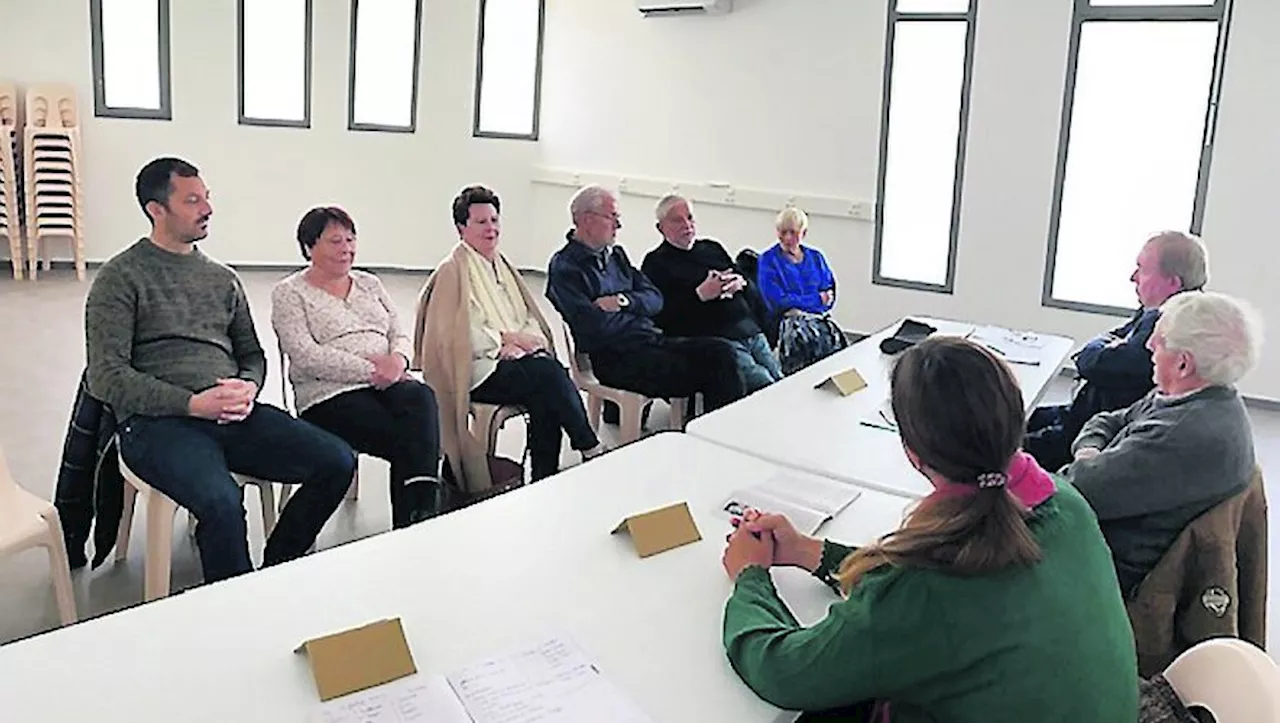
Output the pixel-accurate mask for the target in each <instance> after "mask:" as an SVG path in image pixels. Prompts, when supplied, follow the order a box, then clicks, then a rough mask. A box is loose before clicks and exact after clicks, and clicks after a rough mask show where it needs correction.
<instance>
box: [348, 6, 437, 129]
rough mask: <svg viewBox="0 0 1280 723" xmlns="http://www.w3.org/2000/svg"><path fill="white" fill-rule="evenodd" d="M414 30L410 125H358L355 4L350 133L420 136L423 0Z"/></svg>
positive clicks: (350, 49) (356, 10)
mask: <svg viewBox="0 0 1280 723" xmlns="http://www.w3.org/2000/svg"><path fill="white" fill-rule="evenodd" d="M413 17H414V23H413V25H414V28H413V88H412V90H411V92H410V96H409V125H407V126H397V125H388V124H386V123H357V122H356V37H357V35H358V33H357V30H358V28H357V27H356V25H357V23H358V22H359V18H360V0H351V41H350V43H349V45H348V59H347V130H349V131H380V132H383V133H417V131H418V90H419V86H420V85H421V79H420V77H419V76H420V71H421V68H422V0H414V15H413Z"/></svg>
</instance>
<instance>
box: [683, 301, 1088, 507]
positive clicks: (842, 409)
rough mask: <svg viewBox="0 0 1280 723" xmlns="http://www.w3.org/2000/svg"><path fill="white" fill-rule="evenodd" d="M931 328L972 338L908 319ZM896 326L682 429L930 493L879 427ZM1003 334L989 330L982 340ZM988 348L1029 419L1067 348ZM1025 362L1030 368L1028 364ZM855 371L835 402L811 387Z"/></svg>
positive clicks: (1050, 340)
mask: <svg viewBox="0 0 1280 723" xmlns="http://www.w3.org/2000/svg"><path fill="white" fill-rule="evenodd" d="M912 318H914V319H917V320H920V321H924V322H926V323H928V324H930V325H932V326H934V327H936V328H937V329H938V331H937V334H952V335H958V336H973V335H974V332H975V331H976V330H979V329H981V328H982V327H980V326H979V325H975V324H972V323H962V322H956V321H946V320H940V319H932V318H928V317H912ZM899 323H900V322H897V323H894V324H893V325H891V326H889V327H886V328H884V329H882V330H880V331H879V332H877V333H876V334H873V335H872V336H870V337H868V338H867V339H864V340H863V341H860V342H858V343H857V344H854V345H852V346H850V347H849V348H848V349H845V350H843V351H840V352H837V353H836V354H833V355H831V356H829V357H827V358H826V359H823V360H821V361H819V362H817V363H816V364H813V365H812V366H810V367H808V368H806V369H803V370H801V371H800V372H797V373H796V374H793V375H791V376H789V377H786V378H785V379H783V380H781V381H779V382H777V383H775V384H773V385H771V386H769V387H766V388H765V389H762V390H760V391H758V392H756V393H755V394H752V395H751V396H749V397H747V398H746V399H742V400H739V401H737V402H734V403H733V404H730V405H728V406H726V407H723V408H721V409H717V410H716V411H714V412H711V413H709V414H705V415H703V416H701V417H698V418H697V419H695V420H693V421H692V422H690V423H689V425H688V427H687V428H686V431H687V432H688V433H689V434H691V435H693V436H695V437H699V438H701V439H705V440H707V441H710V442H715V443H716V444H719V445H722V446H725V447H728V448H730V449H735V450H738V451H740V452H746V453H748V454H753V455H756V456H758V457H760V458H761V459H764V460H767V461H770V462H774V463H777V464H782V465H785V466H788V467H793V468H796V469H801V470H805V471H808V472H812V473H814V474H818V475H822V476H824V477H828V478H831V479H838V480H844V481H847V482H853V483H855V484H858V485H860V486H864V487H868V488H871V489H877V490H882V491H885V492H890V493H892V494H898V495H905V496H908V497H916V498H918V497H922V496H924V495H927V494H929V492H931V491H932V487H930V485H929V483H928V481H927V480H925V479H924V478H923V477H921V476H920V474H919V473H918V472H916V470H915V469H913V468H912V467H911V465H910V463H909V462H908V461H907V459H906V456H905V455H904V454H903V452H902V445H901V443H900V442H899V440H898V435H897V434H896V433H895V432H893V431H891V430H886V429H882V428H879V427H878V426H866V425H864V424H863V422H870V423H872V424H877V423H878V420H879V414H878V412H879V410H880V409H881V408H882V405H885V404H886V402H887V400H888V397H889V372H890V370H891V369H892V365H893V359H894V357H891V356H889V355H886V354H883V353H882V352H881V351H880V342H881V340H883V339H885V338H886V337H889V336H892V335H893V333H894V331H896V330H897V328H898V326H899ZM1005 331H1007V330H991V331H989V332H988V333H987V334H981V336H982V337H983V338H986V336H989V335H992V334H999V333H1002V332H1005ZM1009 333H1010V334H1013V337H1012V338H1011V340H1010V341H1008V342H1006V341H1004V340H997V341H992V342H991V343H990V346H994V347H995V348H996V349H999V350H1000V351H1001V352H1003V353H1004V354H1005V356H1006V358H1007V359H1010V360H1016V361H1018V362H1023V363H1014V364H1010V368H1012V369H1013V372H1014V374H1015V375H1017V378H1018V384H1019V385H1020V386H1021V388H1022V394H1023V400H1024V402H1025V405H1026V409H1027V412H1028V414H1029V413H1030V412H1031V410H1033V409H1034V408H1035V406H1036V404H1037V403H1038V402H1039V400H1040V397H1041V396H1042V395H1043V394H1044V390H1045V389H1046V388H1047V387H1048V386H1049V382H1050V381H1051V380H1052V379H1053V377H1054V376H1055V375H1056V374H1057V373H1058V372H1059V370H1060V369H1061V367H1062V363H1063V361H1064V360H1065V359H1066V357H1067V355H1068V354H1069V353H1070V352H1071V348H1072V346H1073V344H1074V342H1073V341H1072V340H1071V339H1069V338H1066V337H1061V336H1051V335H1047V334H1035V335H1033V337H1032V338H1031V339H1030V340H1028V342H1027V343H1028V344H1029V345H1021V344H1018V343H1017V340H1018V338H1019V337H1018V335H1017V334H1016V333H1014V332H1009ZM1025 362H1034V364H1028V363H1025ZM850 368H855V369H857V370H858V372H859V373H860V374H861V375H862V377H863V378H864V379H865V380H866V382H867V388H866V389H863V390H862V391H859V392H855V393H854V394H852V395H850V396H848V397H842V396H840V395H839V394H838V393H836V392H835V391H832V390H829V389H817V388H815V387H816V385H818V384H819V383H820V382H822V381H823V380H824V379H827V378H828V377H830V376H832V375H833V374H837V373H839V372H842V371H844V370H846V369H850Z"/></svg>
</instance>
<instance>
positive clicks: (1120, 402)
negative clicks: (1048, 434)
mask: <svg viewBox="0 0 1280 723" xmlns="http://www.w3.org/2000/svg"><path fill="white" fill-rule="evenodd" d="M1159 319H1160V310H1159V309H1141V310H1139V311H1138V312H1137V313H1136V314H1134V316H1133V318H1132V319H1130V320H1129V323H1127V324H1125V325H1124V326H1121V327H1118V328H1116V329H1112V330H1111V333H1110V334H1109V335H1108V336H1100V337H1097V338H1095V339H1092V340H1090V341H1089V343H1088V344H1085V345H1084V348H1083V349H1081V350H1080V351H1079V352H1077V353H1076V358H1075V361H1076V373H1077V374H1078V375H1079V377H1080V378H1081V379H1083V380H1084V386H1082V387H1081V388H1080V391H1079V392H1078V393H1077V394H1076V397H1075V399H1073V400H1072V401H1071V408H1070V409H1069V410H1068V411H1067V416H1066V419H1064V420H1063V427H1064V432H1065V433H1066V434H1067V436H1068V438H1069V439H1075V436H1076V435H1077V434H1079V432H1080V429H1081V428H1083V427H1084V424H1085V422H1088V421H1089V419H1090V418H1092V417H1093V415H1095V414H1097V413H1098V412H1107V411H1111V410H1114V409H1124V408H1126V407H1128V406H1129V405H1131V404H1133V403H1134V402H1136V401H1138V400H1139V399H1142V398H1143V397H1145V396H1146V395H1147V392H1149V391H1151V389H1152V388H1153V387H1154V386H1155V381H1154V380H1153V379H1152V374H1153V371H1154V367H1153V365H1152V362H1151V352H1150V351H1148V350H1147V340H1148V339H1150V338H1151V332H1152V331H1154V330H1155V327H1156V322H1157V321H1159ZM1112 339H1123V340H1124V341H1123V342H1121V343H1120V344H1117V345H1115V346H1112V345H1111V344H1112Z"/></svg>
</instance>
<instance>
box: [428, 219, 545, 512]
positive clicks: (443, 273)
mask: <svg viewBox="0 0 1280 723" xmlns="http://www.w3.org/2000/svg"><path fill="white" fill-rule="evenodd" d="M466 254H467V249H466V248H464V247H463V245H462V244H461V243H459V244H458V245H457V246H455V247H454V249H453V251H452V252H451V253H450V254H449V256H447V257H445V259H444V260H442V261H441V262H440V265H439V266H438V267H437V268H436V270H435V272H434V273H432V274H431V277H430V278H428V279H427V283H426V285H425V286H423V287H422V292H421V293H420V294H419V295H418V313H417V318H416V320H415V321H414V325H413V349H414V353H413V368H414V369H421V370H422V376H423V378H424V379H425V380H426V382H427V384H428V385H430V386H431V389H432V390H433V391H434V392H435V394H436V403H437V404H438V405H439V407H440V443H441V446H442V447H443V451H444V454H445V457H447V458H448V459H449V463H450V467H451V468H452V469H453V472H454V476H455V477H456V478H457V479H458V482H459V484H460V485H461V486H462V488H463V489H465V490H467V491H468V492H481V491H484V490H487V489H489V488H490V487H491V486H492V485H493V483H492V480H490V478H489V460H488V455H487V450H486V449H485V447H486V444H487V440H486V439H485V438H484V437H485V435H480V438H479V439H477V438H476V437H475V436H474V435H472V434H471V431H470V425H469V424H468V418H469V416H470V413H471V359H472V350H471V303H470V301H471V281H470V278H469V275H468V273H467V258H466ZM498 263H499V264H501V265H503V266H504V267H506V268H507V270H508V271H510V272H511V274H512V276H514V277H515V279H516V283H517V285H518V286H519V288H520V295H521V296H522V297H524V303H525V305H526V306H527V307H528V308H529V313H530V314H531V315H532V316H533V317H534V318H535V319H537V322H538V326H539V327H540V328H541V329H542V335H543V336H544V337H545V338H546V339H547V340H548V341H547V343H548V344H549V345H551V346H550V348H549V351H551V352H552V353H554V352H555V348H554V344H555V342H554V341H552V340H553V339H554V337H552V336H551V327H550V326H548V325H547V320H546V318H545V317H543V315H542V311H541V310H540V309H539V308H538V302H537V300H536V299H535V298H534V296H533V294H532V293H531V292H530V291H529V287H528V285H527V284H525V282H524V279H522V278H521V277H520V274H519V273H517V272H516V270H515V267H513V266H511V262H509V261H507V258H506V257H505V256H503V255H502V254H501V253H499V254H498Z"/></svg>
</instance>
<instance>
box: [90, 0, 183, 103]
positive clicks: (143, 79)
mask: <svg viewBox="0 0 1280 723" xmlns="http://www.w3.org/2000/svg"><path fill="white" fill-rule="evenodd" d="M89 17H90V25H91V32H92V34H93V114H94V115H96V116H105V117H111V118H155V119H160V120H169V119H170V118H172V117H173V109H172V106H171V104H170V96H169V0H90V1H89Z"/></svg>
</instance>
